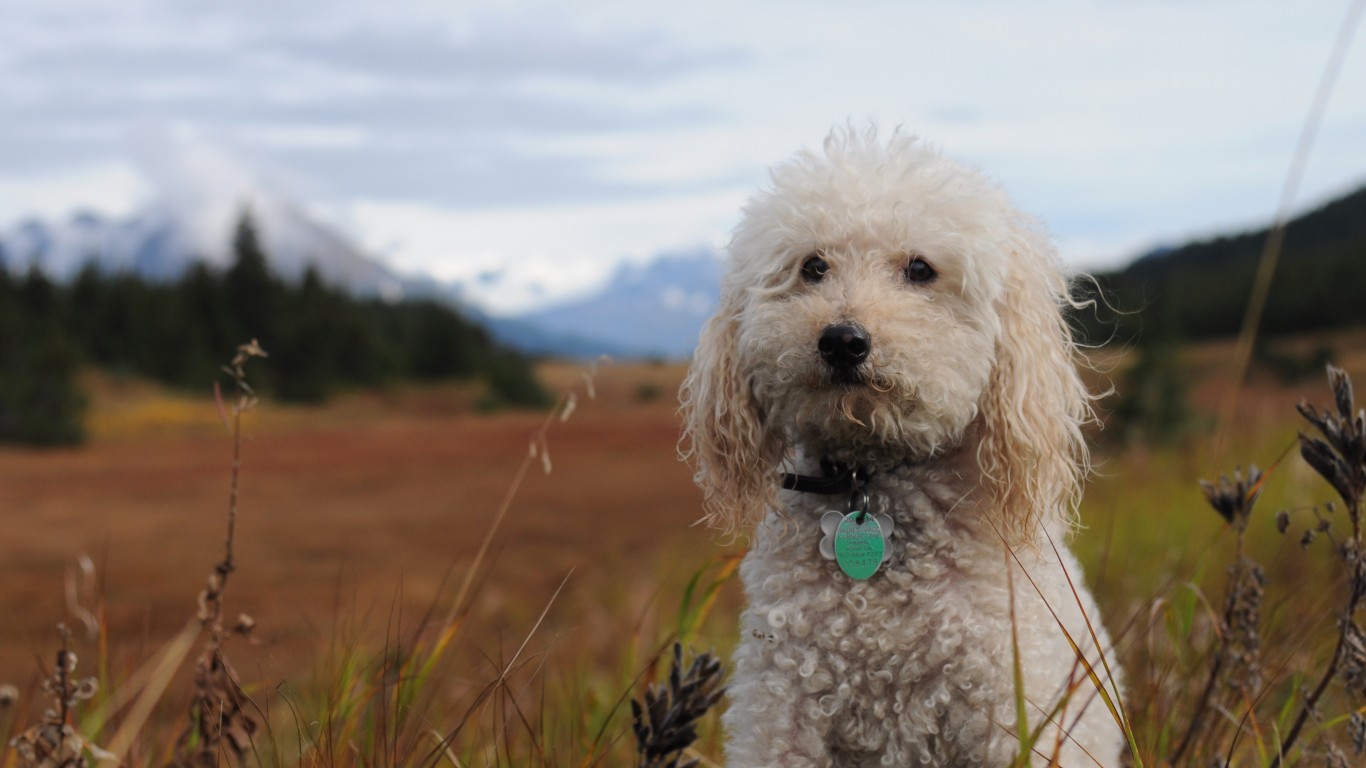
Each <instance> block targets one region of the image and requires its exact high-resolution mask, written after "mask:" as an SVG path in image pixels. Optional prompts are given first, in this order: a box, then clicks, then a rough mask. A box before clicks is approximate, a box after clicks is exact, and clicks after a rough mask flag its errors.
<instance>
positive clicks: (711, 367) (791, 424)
mask: <svg viewBox="0 0 1366 768" xmlns="http://www.w3.org/2000/svg"><path fill="white" fill-rule="evenodd" d="M730 256H731V262H730V267H729V271H728V273H727V276H726V280H725V284H724V286H723V288H722V300H721V307H720V309H719V310H718V312H717V314H716V316H715V317H714V318H712V320H711V321H710V322H709V323H708V324H707V326H706V328H705V330H704V331H703V333H702V338H701V341H700V343H699V346H698V349H697V352H696V354H695V356H694V359H693V366H692V369H691V370H690V372H689V374H688V377H687V380H686V381H685V382H684V385H683V390H682V393H681V397H682V402H683V413H684V419H685V427H686V430H687V434H688V437H689V439H690V443H689V444H688V446H687V449H688V453H689V454H690V456H691V458H692V460H693V462H694V465H695V467H696V470H697V475H696V479H697V482H698V484H699V485H700V486H701V487H702V489H703V491H704V494H705V497H706V508H707V516H708V519H709V521H710V522H712V523H713V524H714V525H717V526H719V527H722V528H725V529H728V530H738V529H747V528H748V527H749V526H750V525H752V524H753V523H754V522H755V521H756V519H757V518H758V517H760V516H762V514H763V513H764V511H765V509H766V508H767V507H769V506H771V505H772V504H773V503H774V500H775V494H776V489H777V485H778V474H777V473H778V467H779V465H780V463H781V462H782V460H783V458H784V457H785V456H786V455H787V453H788V451H789V450H790V449H791V447H792V446H794V445H801V446H803V447H804V448H806V449H807V450H808V451H810V452H812V453H815V454H816V455H824V456H831V457H832V458H839V459H842V460H846V461H852V462H870V463H874V464H879V463H881V464H886V463H887V462H889V461H893V462H894V461H926V460H932V459H934V458H935V457H938V456H941V455H943V454H945V453H947V452H950V451H959V450H970V451H974V452H975V457H976V463H977V466H978V468H979V469H980V476H981V478H982V480H981V485H982V488H983V490H984V491H985V492H986V494H988V495H987V497H986V498H987V500H988V503H990V504H992V508H993V510H995V513H996V517H995V520H996V522H997V523H998V524H999V526H1000V527H1001V529H1002V531H1003V532H1007V533H1009V534H1012V535H1013V536H1012V538H1016V539H1020V538H1023V539H1025V540H1033V539H1034V537H1033V536H1029V535H1028V531H1030V530H1031V529H1032V528H1033V527H1034V526H1035V525H1037V524H1038V523H1039V521H1040V520H1048V521H1057V522H1062V521H1067V520H1069V519H1070V516H1071V512H1070V509H1071V500H1072V498H1073V497H1074V495H1075V491H1076V489H1077V487H1078V484H1079V482H1080V477H1081V474H1082V472H1083V468H1084V465H1085V462H1086V449H1085V444H1084V442H1083V440H1082V436H1081V424H1082V423H1083V422H1084V420H1085V419H1086V418H1087V417H1088V416H1089V413H1090V409H1089V402H1090V400H1089V397H1088V395H1087V393H1086V390H1085V388H1084V386H1083V385H1082V383H1081V380H1080V378H1079V377H1078V375H1077V372H1076V368H1075V365H1074V360H1073V345H1072V341H1071V335H1070V332H1069V330H1068V327H1067V325H1066V322H1065V321H1064V318H1063V315H1062V311H1061V310H1062V307H1063V306H1065V305H1066V304H1067V303H1068V302H1069V301H1070V298H1069V294H1068V286H1067V281H1066V278H1065V277H1064V275H1063V273H1062V271H1061V269H1060V267H1059V265H1058V264H1057V262H1056V255H1055V254H1054V252H1053V249H1052V247H1051V245H1050V243H1049V241H1048V238H1047V237H1046V236H1045V235H1044V234H1043V233H1042V232H1040V231H1039V228H1038V226H1037V224H1036V223H1035V222H1034V221H1033V220H1032V219H1030V218H1029V217H1027V216H1025V215H1024V214H1021V213H1020V212H1018V211H1016V210H1015V208H1014V207H1013V206H1012V205H1011V203H1010V201H1009V199H1008V198H1007V197H1006V195H1005V194H1004V193H1003V192H1002V191H1001V190H1000V189H999V188H998V187H996V186H995V185H993V184H992V183H990V182H989V181H988V180H987V179H986V178H984V177H983V176H982V175H981V174H979V173H978V172H976V171H973V170H971V169H968V168H965V167H963V166H961V165H958V164H956V163H954V162H952V161H950V160H948V159H946V158H944V157H942V156H940V155H939V154H938V153H937V152H935V151H933V150H932V149H929V148H927V147H926V146H925V145H923V144H922V143H920V142H919V141H917V140H916V139H914V138H913V137H907V136H903V135H894V136H893V137H892V138H891V139H890V140H889V141H886V142H882V141H880V140H879V139H878V138H877V136H876V135H875V133H874V132H873V131H872V130H869V131H867V132H857V131H855V130H853V129H837V130H836V131H835V132H833V133H832V134H831V135H830V137H829V138H827V139H826V142H825V146H824V151H823V152H820V153H817V152H803V153H800V154H798V155H796V156H795V157H794V158H792V159H791V160H789V161H787V162H785V163H782V164H780V165H778V166H777V167H776V168H774V169H773V171H772V185H771V187H769V188H768V189H765V190H764V191H762V192H760V193H759V194H758V195H756V196H755V197H754V198H752V199H751V200H750V202H749V203H748V204H747V205H746V207H745V209H744V216H743V220H742V221H741V223H740V224H739V226H738V227H737V228H736V230H735V233H734V238H733V240H732V242H731V246H730Z"/></svg>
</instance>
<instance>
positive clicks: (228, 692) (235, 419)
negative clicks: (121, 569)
mask: <svg viewBox="0 0 1366 768" xmlns="http://www.w3.org/2000/svg"><path fill="white" fill-rule="evenodd" d="M256 357H266V352H265V350H263V349H261V346H260V344H258V343H257V341H256V340H255V339H252V340H251V343H250V344H243V345H241V346H239V347H238V348H237V354H236V355H235V356H234V357H233V359H232V362H231V363H229V364H228V365H226V366H224V368H223V371H224V372H225V373H227V374H228V375H229V376H231V377H232V380H233V386H234V387H235V390H236V392H235V394H236V400H235V401H234V402H233V404H232V407H231V410H230V416H231V423H230V425H229V428H230V429H231V430H232V479H231V481H230V483H229V490H228V532H227V537H226V539H225V541H224V544H223V560H222V561H221V562H219V563H218V564H217V565H215V566H214V569H213V571H211V572H210V573H209V579H208V584H207V585H206V586H205V587H204V589H203V590H202V591H201V592H200V593H199V613H198V618H199V623H200V626H202V627H203V628H204V629H205V630H207V631H208V635H209V637H208V641H207V642H206V643H205V645H204V651H203V653H201V654H200V655H199V659H198V660H197V661H196V662H195V678H194V680H195V693H194V698H193V699H192V700H191V701H190V709H189V718H190V724H189V726H188V727H187V728H186V729H185V731H184V732H183V733H181V735H180V738H178V739H177V740H176V754H175V758H174V760H173V761H172V762H171V766H173V768H191V766H193V767H195V768H200V767H208V766H217V765H218V764H219V757H220V755H222V754H224V753H231V754H232V755H233V756H234V757H237V758H241V757H242V755H243V754H244V753H245V752H246V751H247V750H248V749H249V748H250V747H251V744H252V734H254V733H255V732H256V729H257V728H258V727H259V723H258V722H257V720H256V718H255V717H254V716H253V715H252V714H251V713H250V712H248V711H247V709H246V706H247V704H248V703H249V702H248V700H247V696H246V694H245V693H243V691H242V687H241V685H240V683H239V682H238V680H239V678H238V676H237V672H236V671H234V670H233V668H232V665H231V664H229V663H228V659H227V657H226V656H224V655H223V640H224V638H225V636H227V635H229V634H231V635H239V636H244V637H245V636H249V635H250V633H251V630H252V629H253V628H254V627H255V626H256V622H255V621H254V620H253V619H252V618H251V617H250V616H248V615H246V614H240V615H239V616H238V617H237V621H236V623H235V624H234V625H233V626H232V628H231V629H229V630H225V629H224V626H223V590H224V589H225V588H226V587H227V584H228V576H229V575H231V574H232V572H233V570H234V568H235V567H236V566H235V562H234V560H233V552H232V543H233V534H234V532H235V530H236V524H237V489H238V478H239V475H240V473H241V469H242V414H244V413H246V412H247V411H249V410H251V409H252V408H253V407H254V406H255V405H256V404H257V402H258V401H257V398H256V393H255V392H254V391H253V390H252V388H251V386H250V385H249V384H247V373H246V365H247V363H248V362H249V361H250V360H251V359H252V358H256ZM215 394H216V395H219V398H218V402H219V408H220V411H221V410H222V408H223V402H222V397H221V393H219V392H218V391H217V388H215ZM225 416H226V414H225Z"/></svg>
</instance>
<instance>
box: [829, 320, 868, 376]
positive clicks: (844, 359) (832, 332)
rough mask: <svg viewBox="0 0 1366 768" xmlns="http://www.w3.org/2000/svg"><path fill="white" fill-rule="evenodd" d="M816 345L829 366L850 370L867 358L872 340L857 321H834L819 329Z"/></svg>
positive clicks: (839, 369)
mask: <svg viewBox="0 0 1366 768" xmlns="http://www.w3.org/2000/svg"><path fill="white" fill-rule="evenodd" d="M816 347H817V349H819V350H820V351H821V357H822V358H824V359H825V362H826V363H827V364H828V365H829V366H830V367H831V368H834V369H835V370H837V371H852V370H853V369H855V368H857V367H858V366H859V365H860V364H861V363H863V361H864V360H867V359H868V352H869V351H870V350H871V349H872V348H873V340H872V339H871V338H869V337H868V332H867V331H865V330H864V329H863V326H861V325H859V324H858V323H835V324H834V325H827V326H826V327H825V330H824V331H821V340H820V341H819V342H818V343H817V344H816Z"/></svg>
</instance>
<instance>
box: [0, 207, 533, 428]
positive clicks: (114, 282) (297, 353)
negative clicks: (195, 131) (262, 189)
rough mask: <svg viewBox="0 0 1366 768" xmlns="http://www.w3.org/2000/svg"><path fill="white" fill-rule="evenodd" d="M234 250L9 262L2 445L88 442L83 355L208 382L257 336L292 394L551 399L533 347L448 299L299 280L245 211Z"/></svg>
mask: <svg viewBox="0 0 1366 768" xmlns="http://www.w3.org/2000/svg"><path fill="white" fill-rule="evenodd" d="M233 249H234V254H235V260H234V263H233V265H232V266H231V267H229V268H228V269H226V270H215V269H212V268H210V267H208V266H207V265H205V264H203V263H197V264H196V265H195V266H193V267H191V268H190V269H189V270H188V271H186V272H185V274H184V275H183V276H182V277H181V278H180V279H179V280H178V281H176V282H170V283H166V282H149V281H147V280H144V279H143V278H141V277H138V276H136V275H131V274H112V275H111V274H106V273H104V272H102V271H101V270H99V269H97V268H96V267H94V266H88V267H86V268H85V269H84V270H82V271H81V272H80V273H79V274H78V275H77V276H76V278H75V279H74V280H72V281H71V282H70V283H68V284H56V283H53V282H52V281H50V280H49V279H48V278H47V277H45V276H44V275H42V274H41V273H39V272H37V271H30V272H29V273H28V274H26V275H23V276H16V275H12V274H10V272H9V271H8V270H7V269H4V268H3V266H2V265H0V441H9V442H24V443H38V444H43V443H54V444H56V443H71V442H76V441H78V440H79V439H80V438H81V428H80V411H81V403H82V398H81V396H80V394H79V392H78V391H77V389H76V386H75V384H74V376H75V373H76V372H77V370H78V369H79V368H80V367H81V366H82V365H94V366H98V367H101V368H106V369H110V370H115V371H123V372H128V373H134V374H138V375H143V376H148V377H151V378H154V379H156V380H158V381H162V382H165V383H166V384H169V385H172V386H176V387H184V388H196V387H205V386H207V385H208V384H209V383H210V382H212V381H214V380H215V379H216V378H217V376H218V374H219V369H220V366H222V365H223V364H224V363H225V362H226V361H227V360H228V359H230V358H231V357H232V354H233V351H234V350H235V348H236V346H237V345H238V344H241V343H243V342H246V341H249V340H250V339H253V338H254V339H258V340H259V341H260V343H261V346H262V347H264V348H265V349H266V350H267V351H268V352H269V353H270V359H269V360H268V361H266V364H265V365H261V366H258V367H256V368H255V369H254V370H253V372H252V379H253V383H254V384H255V385H256V386H257V387H258V389H260V390H262V391H264V392H267V393H270V394H272V395H274V396H276V397H279V398H281V399H285V400H294V401H311V402H316V401H320V400H323V399H325V398H326V397H327V396H328V395H329V394H332V393H334V392H336V391H338V390H341V389H345V388H352V387H367V386H376V385H382V384H386V383H389V382H395V381H403V380H424V381H430V380H438V379H482V380H483V381H484V382H486V383H487V387H488V394H487V396H486V400H485V404H486V405H489V406H498V405H515V406H539V405H543V404H544V403H545V402H546V394H545V392H544V390H543V389H542V388H541V386H540V385H539V383H538V382H537V381H536V379H535V376H534V374H533V372H532V369H531V365H530V362H529V361H528V360H527V359H526V358H525V357H524V356H522V355H520V354H518V353H516V352H515V351H513V350H510V349H508V348H506V347H503V346H501V345H499V344H497V343H496V342H494V341H493V340H492V339H491V338H490V336H489V334H488V332H487V331H486V330H485V329H484V328H483V327H481V326H480V325H478V324H476V323H474V322H472V321H470V320H468V319H466V318H465V317H463V316H461V315H460V314H459V313H458V312H457V311H455V310H454V309H452V308H451V307H449V306H446V305H444V304H440V303H438V302H434V301H403V302H397V303H388V302H384V301H380V300H377V299H358V298H355V297H353V296H351V295H349V294H347V293H346V292H344V291H342V290H339V289H336V288H332V287H330V286H328V285H325V284H324V283H323V281H322V279H321V278H320V277H319V275H318V273H317V272H316V271H314V270H313V269H312V268H310V269H309V270H308V271H306V272H305V273H304V275H303V277H302V279H301V280H299V281H298V282H297V283H290V282H286V281H284V280H282V279H280V278H279V277H277V276H276V275H274V274H273V273H272V272H271V271H270V269H269V268H268V266H267V259H266V255H265V254H264V253H263V252H262V250H261V247H260V241H259V240H258V238H257V236H256V232H255V229H254V228H253V226H252V223H251V221H250V219H248V218H246V217H244V218H243V220H242V221H241V223H240V224H239V225H238V227H237V231H236V234H235V237H234V242H233Z"/></svg>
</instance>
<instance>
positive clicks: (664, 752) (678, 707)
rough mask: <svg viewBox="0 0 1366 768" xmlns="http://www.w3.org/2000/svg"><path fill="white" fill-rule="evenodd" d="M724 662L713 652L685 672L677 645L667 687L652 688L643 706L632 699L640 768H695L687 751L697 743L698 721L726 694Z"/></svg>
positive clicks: (652, 686)
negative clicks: (687, 756)
mask: <svg viewBox="0 0 1366 768" xmlns="http://www.w3.org/2000/svg"><path fill="white" fill-rule="evenodd" d="M724 677H725V673H724V671H723V670H722V668H721V662H720V661H719V660H718V659H717V658H716V657H715V656H713V655H711V654H710V653H704V654H702V655H700V656H696V657H694V658H693V661H692V665H691V666H689V667H688V668H687V670H686V671H684V669H683V646H682V645H681V644H679V643H674V658H673V665H672V666H671V668H670V670H669V682H668V687H667V688H666V687H664V686H663V685H659V686H655V685H651V686H650V687H649V688H648V689H646V691H645V703H644V704H643V705H642V704H641V703H640V702H639V701H636V700H635V699H632V700H631V720H632V724H631V725H632V729H633V730H634V731H635V734H636V752H637V754H639V755H640V768H695V766H696V765H697V761H696V760H684V750H686V749H687V748H688V747H690V746H692V743H693V742H694V741H696V740H697V722H698V721H699V720H701V719H702V717H703V715H705V714H706V713H707V711H708V710H710V709H711V708H712V707H714V706H716V703H717V702H718V701H720V700H721V695H722V694H723V693H725V690H726V689H725V687H724V686H723V685H722V684H721V683H722V680H723V679H724Z"/></svg>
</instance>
